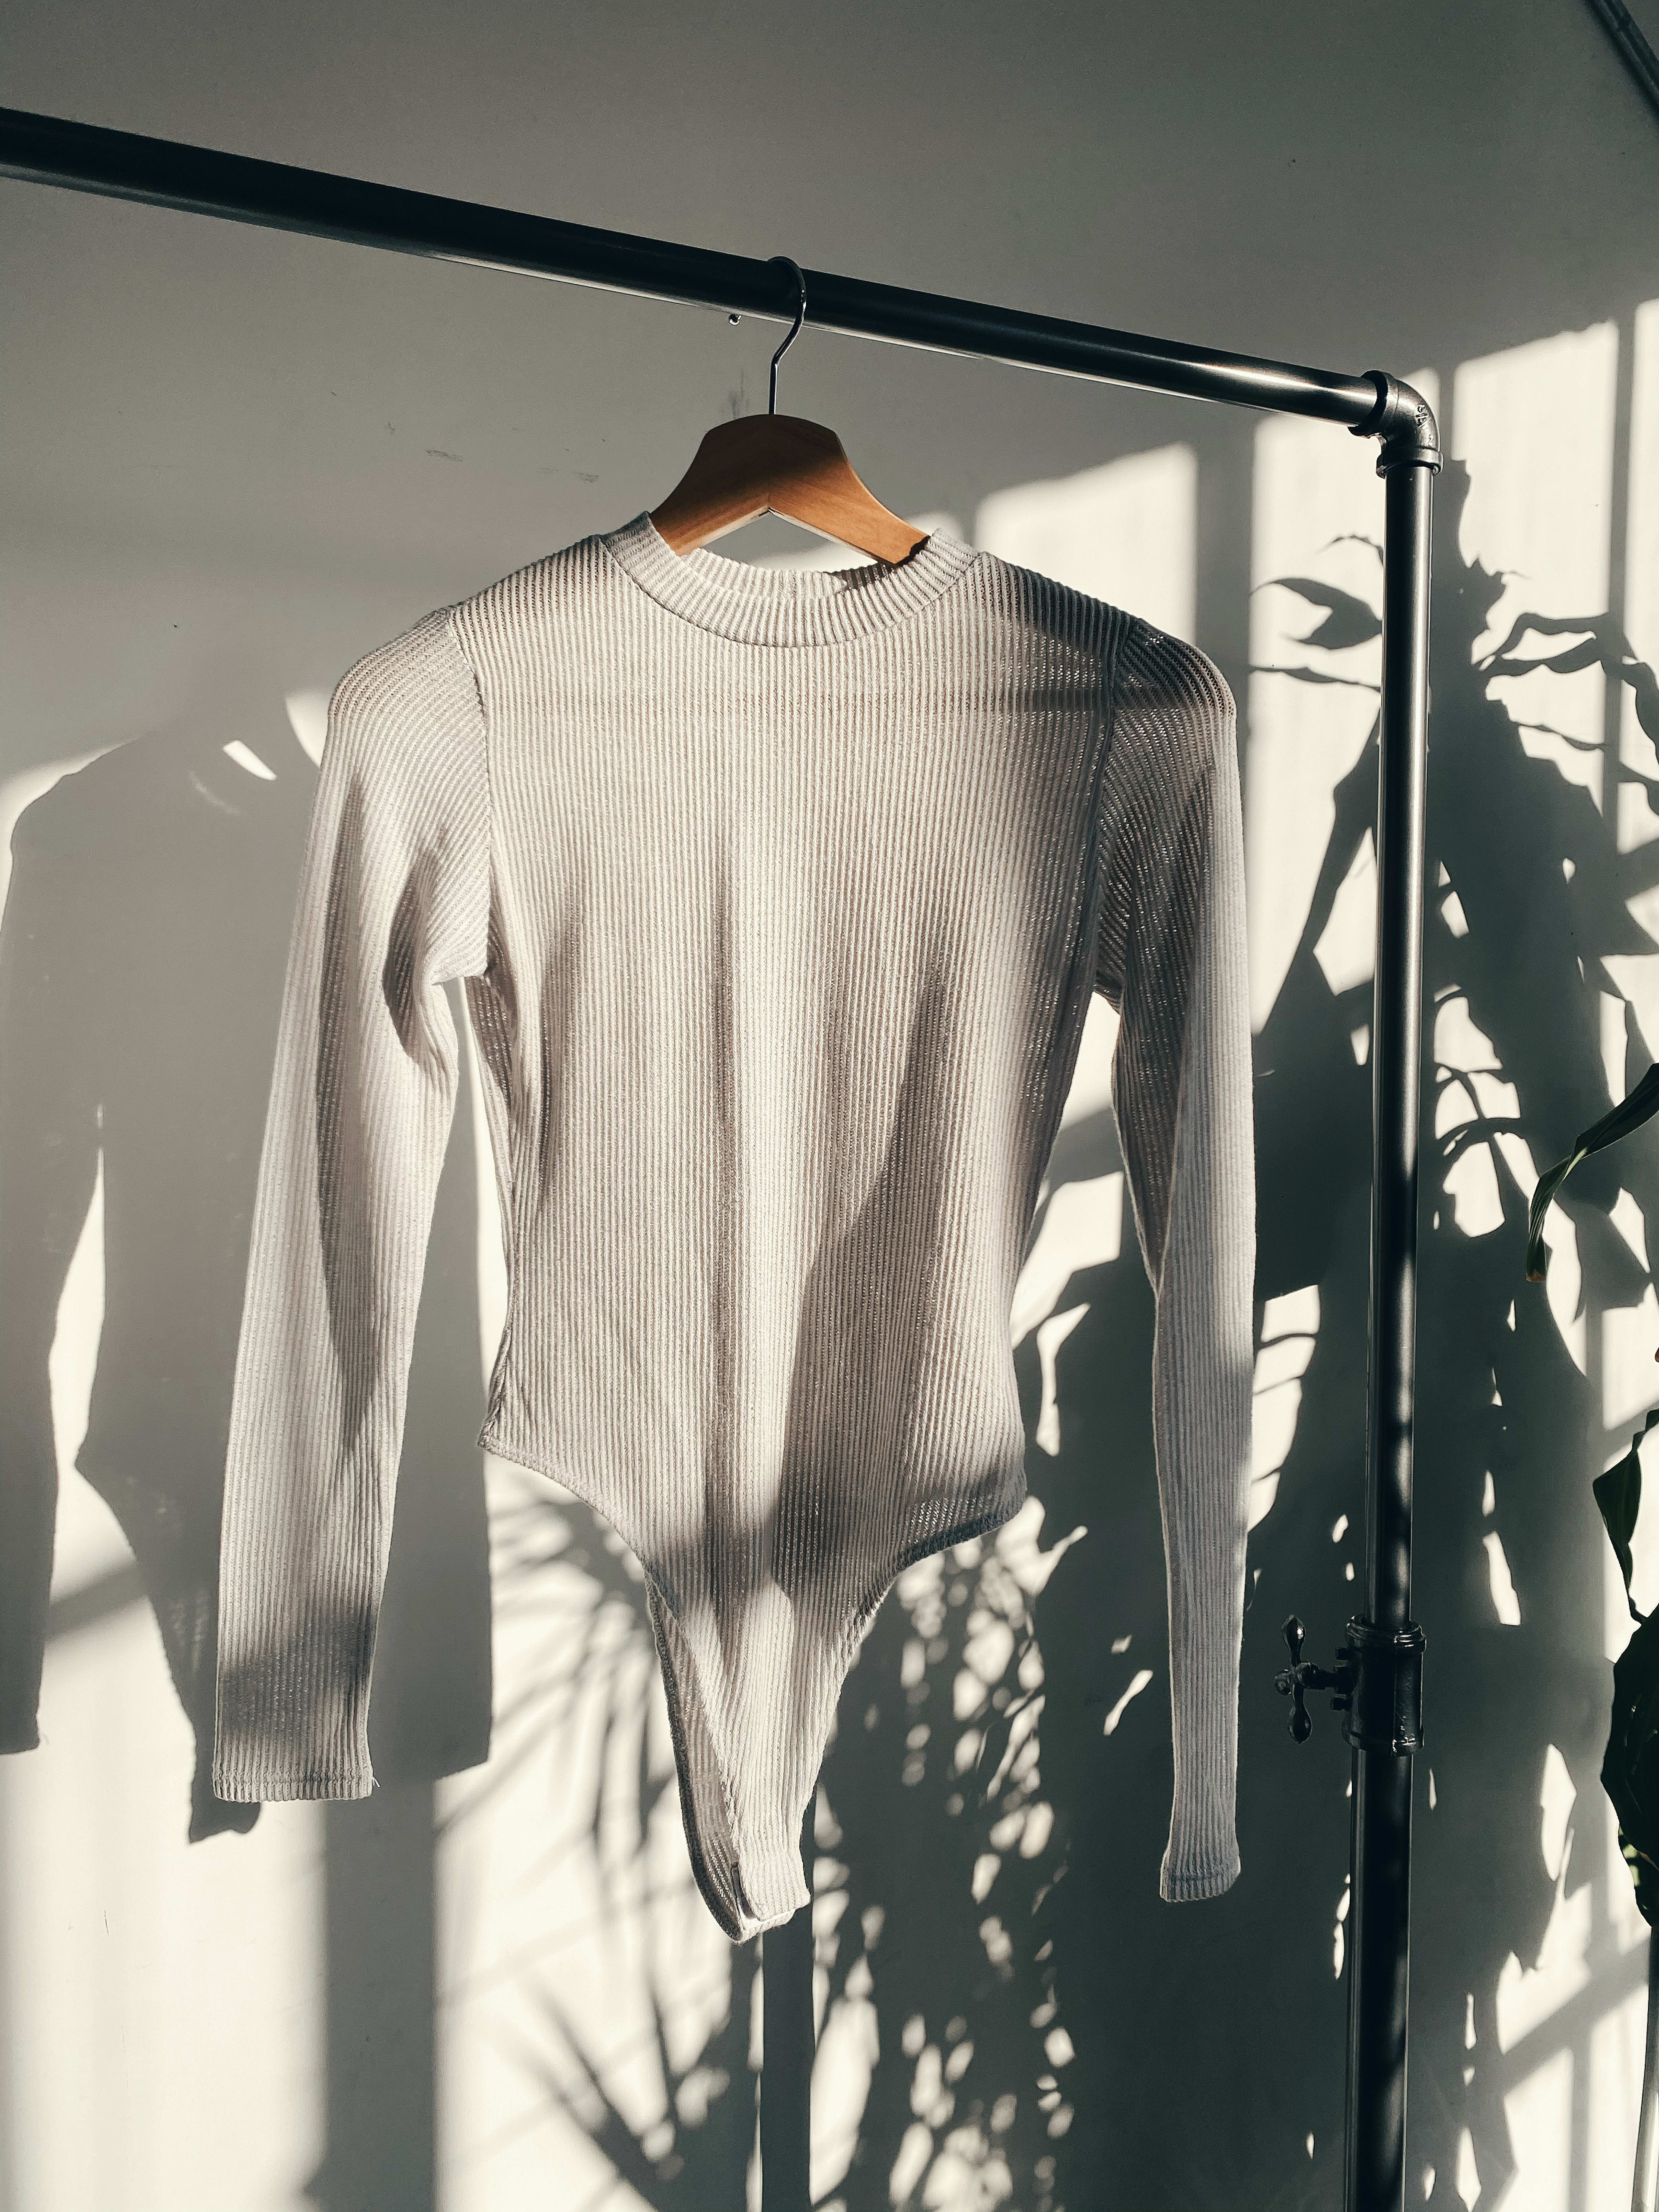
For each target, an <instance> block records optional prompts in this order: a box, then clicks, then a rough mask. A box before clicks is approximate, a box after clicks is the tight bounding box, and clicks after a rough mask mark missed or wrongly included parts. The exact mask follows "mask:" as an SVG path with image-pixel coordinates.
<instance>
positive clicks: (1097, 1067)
mask: <svg viewBox="0 0 1659 2212" xmlns="http://www.w3.org/2000/svg"><path fill="white" fill-rule="evenodd" d="M1118 1027H1119V1023H1118V1017H1117V1013H1116V1011H1115V1008H1114V1007H1113V1006H1111V1004H1110V1003H1109V1000H1106V999H1103V997H1102V996H1101V994H1100V993H1099V992H1098V991H1096V992H1094V993H1093V994H1091V997H1090V1000H1089V1011H1088V1012H1087V1013H1086V1014H1085V1016H1084V1020H1083V1036H1082V1038H1081V1040H1080V1041H1079V1045H1078V1051H1077V1062H1076V1065H1075V1066H1073V1070H1072V1080H1071V1085H1070V1087H1069V1088H1068V1090H1067V1091H1066V1103H1065V1106H1064V1107H1063V1108H1062V1109H1061V1111H1060V1127H1061V1128H1062V1129H1068V1128H1070V1127H1071V1126H1072V1124H1073V1122H1075V1121H1086V1120H1087V1119H1088V1117H1089V1116H1090V1115H1091V1114H1103V1113H1109V1112H1110V1111H1111V1106H1112V1054H1114V1053H1115V1051H1116V1049H1117V1032H1118Z"/></svg>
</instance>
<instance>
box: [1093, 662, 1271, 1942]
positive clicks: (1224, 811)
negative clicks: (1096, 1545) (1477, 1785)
mask: <svg viewBox="0 0 1659 2212" xmlns="http://www.w3.org/2000/svg"><path fill="white" fill-rule="evenodd" d="M1234 723H1235V715H1234V707H1233V700H1232V696H1231V693H1230V691H1229V690H1228V689H1227V686H1226V684H1225V681H1224V679H1223V678H1222V677H1221V675H1220V673H1219V671H1218V670H1217V669H1216V668H1215V667H1214V666H1213V665H1212V663H1211V662H1210V661H1209V660H1207V659H1206V658H1205V656H1204V655H1203V654H1202V653H1200V652H1198V651H1197V650H1196V649H1195V648H1194V647H1191V646H1187V645H1183V644H1182V643H1180V642H1179V641H1177V640H1176V639H1174V638H1170V637H1166V636H1164V635H1162V634H1161V633H1160V632H1158V631H1157V630H1155V629H1152V628H1151V627H1150V626H1149V625H1148V624H1146V623H1139V622H1137V623H1135V624H1134V625H1133V628H1132V629H1131V631H1130V633H1129V635H1128V637H1127V641H1126V642H1125V644H1124V647H1123V648H1122V651H1121V656H1120V659H1119V661H1118V665H1117V669H1116V674H1115V690H1114V706H1113V716H1112V727H1111V735H1110V741H1109V754H1108V760H1107V767H1106V773H1105V776H1104V780H1103V788H1102V816H1101V847H1100V866H1101V869H1102V873H1103V905H1102V909H1101V924H1100V931H1099V935H1098V939H1097V964H1096V978H1095V980H1096V987H1097V989H1099V990H1101V991H1103V993H1104V994H1105V995H1106V996H1107V998H1108V999H1109V1000H1110V1002H1111V1003H1112V1005H1113V1006H1115V1008H1116V1009H1117V1011H1118V1012H1119V1015H1120V1017H1121V1028H1120V1030H1119V1033H1118V1042H1117V1047H1116V1052H1115V1060H1114V1064H1113V1071H1112V1086H1113V1103H1114V1106H1115V1111H1116V1115H1117V1120H1118V1127H1119V1133H1120V1137H1121V1142H1122V1146H1123V1156H1124V1160H1125V1164H1126V1165H1127V1171H1128V1182H1129V1188H1130V1193H1131V1196H1132V1198H1133V1207H1134V1218H1135V1228H1136V1233H1137V1235H1138V1237H1139V1243H1140V1249H1141V1254H1142V1256H1143V1258H1144V1260H1145V1261H1146V1273H1147V1277H1148V1279H1149V1280H1150V1282H1151V1284H1152V1289H1153V1291H1154V1294H1155V1296H1156V1298H1157V1323H1156V1329H1155V1334H1154V1342H1153V1355H1152V1414H1153V1437H1154V1446H1155V1449H1156V1454H1157V1461H1158V1494H1159V1501H1160V1505H1161V1509H1162V1514H1163V1523H1164V1553H1165V1559H1166V1562H1167V1569H1168V1577H1169V1612H1170V1701H1171V1710H1172V1716H1173V1722H1174V1741H1175V1795H1174V1802H1173V1807H1172V1811H1171V1817H1170V1838H1169V1844H1168V1848H1167V1850H1166V1851H1165V1853H1164V1863H1163V1866H1162V1869H1161V1870H1160V1875H1159V1889H1160V1893H1161V1894H1162V1895H1163V1896H1164V1898H1165V1899H1168V1900H1170V1901H1171V1902H1176V1901H1179V1900H1182V1899H1192V1898H1200V1897H1213V1896H1216V1895H1218V1894H1219V1893H1220V1892H1221V1891H1223V1890H1225V1889H1226V1888H1228V1887H1230V1886H1231V1883H1232V1882H1233V1881H1234V1880H1235V1879H1236V1878H1237V1874H1238V1869H1239V1859H1238V1845H1237V1836H1236V1830H1235V1791H1236V1777H1237V1745H1238V1666H1239V1645H1240V1638H1241V1633H1242V1629H1243V1601H1244V1542H1245V1533H1246V1528H1247V1525H1248V1493H1249V1455H1250V1413H1251V1374H1252V1323H1251V1299H1252V1295H1253V1289H1254V1275H1255V1153H1254V1143H1253V1127H1252V1123H1253V1116H1252V1103H1251V1073H1250V1030H1249V990H1248V982H1247V972H1246V957H1245V937H1244V855H1243V827H1242V821H1241V809H1240V804H1239V791H1238V769H1237V757H1236V754H1235V750H1234Z"/></svg>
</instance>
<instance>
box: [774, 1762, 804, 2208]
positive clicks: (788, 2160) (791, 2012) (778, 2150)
mask: <svg viewBox="0 0 1659 2212" xmlns="http://www.w3.org/2000/svg"><path fill="white" fill-rule="evenodd" d="M813 1798H814V1800H815V1801H816V1798H817V1792H816V1790H815V1791H814V1792H813ZM812 1813H813V1806H812V1804H811V1803H809V1804H808V1806H807V1808H806V1819H805V1825H804V1826H803V1828H802V1831H801V1857H802V1860H803V1862H804V1863H805V1868H806V1874H807V1881H808V1882H809V1884H810V1882H811V1876H812V1861H813V1857H814V1856H815V1852H816V1849H817V1846H816V1844H815V1842H814V1839H813V1834H812ZM761 2038H762V2059H761V2092H760V2154H761V2212H809V2208H810V2206H811V2202H812V2194H811V2161H812V2058H813V2053H814V2050H815V2046H816V2045H817V2026H816V2021H815V2019H814V2013H813V2005H812V1908H811V1905H802V1907H801V1909H800V1911H799V1912H797V1913H796V1914H795V1916H794V1917H793V1919H790V1920H786V1921H785V1922H784V1923H783V1925H782V1927H781V1928H769V1929H767V1931H766V1933H765V1934H764V1935H763V1936H762V1937H761Z"/></svg>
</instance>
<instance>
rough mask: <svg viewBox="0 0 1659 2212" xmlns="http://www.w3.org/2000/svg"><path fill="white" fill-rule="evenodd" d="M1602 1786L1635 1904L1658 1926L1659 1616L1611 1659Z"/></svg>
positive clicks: (1602, 1762)
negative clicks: (1615, 1821)
mask: <svg viewBox="0 0 1659 2212" xmlns="http://www.w3.org/2000/svg"><path fill="white" fill-rule="evenodd" d="M1601 1787H1602V1788H1603V1789H1604V1790H1606V1791H1607V1796H1608V1797H1609V1798H1610V1799H1611V1801H1612V1803H1613V1811H1614V1812H1615V1813H1616V1814H1618V1816H1619V1848H1620V1850H1621V1851H1622V1852H1623V1853H1624V1857H1625V1863H1626V1866H1628V1867H1629V1869H1630V1871H1631V1879H1632V1881H1633V1882H1634V1883H1635V1885H1636V1904H1637V1909H1638V1911H1639V1912H1640V1913H1641V1915H1642V1917H1643V1919H1644V1920H1645V1921H1646V1922H1647V1923H1648V1925H1649V1927H1650V1928H1651V1927H1654V1926H1656V1925H1659V1616H1656V1617H1655V1618H1653V1619H1651V1620H1645V1621H1644V1622H1643V1624H1642V1626H1641V1627H1640V1628H1638V1630H1637V1632H1636V1633H1635V1635H1634V1636H1632V1638H1631V1640H1630V1642H1629V1643H1628V1644H1626V1646H1625V1650H1624V1652H1623V1654H1622V1656H1620V1658H1619V1659H1618V1660H1617V1662H1615V1663H1614V1666H1613V1731H1612V1734H1611V1735H1609V1736H1608V1738H1607V1755H1606V1757H1605V1758H1604V1759H1602V1761H1601Z"/></svg>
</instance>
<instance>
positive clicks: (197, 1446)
mask: <svg viewBox="0 0 1659 2212" xmlns="http://www.w3.org/2000/svg"><path fill="white" fill-rule="evenodd" d="M263 675H264V671H263V670H261V671H258V676H263ZM272 696H273V690H272V687H271V686H270V684H268V683H262V682H260V681H258V678H257V677H256V675H255V673H254V671H251V670H250V669H248V668H246V667H244V666H243V665H241V664H240V662H239V661H238V659H236V658H235V657H234V655H233V654H225V655H222V656H221V657H220V659H218V660H217V661H216V663H215V664H213V665H212V666H211V668H210V671H207V672H206V673H204V678H202V679H201V680H200V681H198V684H197V691H196V695H195V697H194V699H193V700H192V702H191V704H190V706H189V707H188V708H186V709H185V711H184V712H183V713H181V714H180V715H179V718H178V719H177V720H176V721H175V722H174V723H173V725H172V726H169V727H167V728H165V729H163V730H161V731H160V732H157V733H155V734H154V735H150V736H147V737H143V738H139V739H137V740H136V741H134V742H132V743H130V744H123V745H120V746H118V747H117V748H116V749H115V750H112V751H111V752H108V753H106V754H103V755H101V756H100V757H98V758H97V759H95V760H94V761H93V762H92V763H89V764H88V765H87V766H86V767H83V768H82V769H78V770H77V771H76V772H74V773H72V774H70V775H64V777H62V778H61V779H60V780H59V781H58V782H57V783H56V784H55V785H53V786H52V787H51V788H50V789H49V790H48V791H47V792H46V793H45V794H44V795H43V796H42V797H40V799H36V800H35V801H34V802H33V804H32V805H29V806H28V807H27V809H26V810H25V811H24V812H23V813H22V815H21V817H19V820H18V823H17V825H16V829H15V833H14V836H13V869H12V875H11V880H10V884H9V890H8V895H7V901H6V907H5V911H4V916H3V927H0V1214H3V1218H4V1220H5V1225H6V1228H5V1248H6V1249H5V1259H4V1267H3V1278H0V1558H3V1560H4V1567H3V1573H4V1577H5V1586H4V1603H3V1607H0V1622H3V1626H0V1729H3V1735H0V1743H3V1746H4V1747H5V1748H6V1749H8V1750H17V1751H21V1750H27V1749H28V1748H31V1747H33V1744H34V1743H35V1741H37V1707H38V1700H39V1695H40V1678H41V1663H42V1653H43V1649H44V1645H45V1642H46V1638H47V1637H48V1635H49V1634H50V1633H51V1632H52V1629H53V1626H54V1623H55V1622H56V1621H58V1613H57V1612H56V1611H55V1610H54V1609H53V1608H52V1607H51V1605H50V1603H49V1592H50V1587H51V1579H52V1552H53V1529H54V1518H55V1508H56V1501H57V1489H58V1455H57V1445H56V1440H55V1437H54V1425H53V1410H52V1389H51V1384H50V1381H49V1376H48V1360H49V1358H50V1355H51V1352H52V1344H53V1340H54V1335H55V1333H56V1330H57V1327H58V1307H59V1302H60V1300H61V1298H62V1296H63V1291H64V1282H65V1279H66V1276H67V1274H68V1271H69V1268H70V1261H71V1260H72V1259H73V1257H74V1255H75V1252H76V1245H77V1243H78V1241H79V1239H80V1237H81V1236H82V1231H83V1228H84V1226H85V1225H86V1222H87V1217H88V1206H89V1205H90V1202H91V1200H92V1197H93V1194H94V1185H95V1182H96V1180H97V1177H98V1176H99V1173H100V1167H101V1173H102V1178H103V1252H102V1261H103V1318H102V1327H101V1333H100V1336H99V1339H98V1346H97V1364H96V1370H95V1376H94V1382H93V1386H92V1391H91V1397H90V1408H89V1416H88V1425H87V1430H86V1435H85V1437H84V1440H83V1441H82V1444H81V1446H80V1449H79V1451H78V1453H77V1454H76V1462H75V1463H76V1466H77V1467H78V1468H79V1470H80V1472H81V1474H82V1475H84V1476H85V1478H86V1479H87V1480H88V1482H89V1483H91V1485H92V1486H94V1489H95V1490H96V1491H97V1492H98V1493H99V1495H100V1497H101V1498H103V1499H104V1500H105V1502H106V1504H108V1506H109V1507H110V1510H111V1511H112V1513H113V1514H114V1516H115V1518H116V1520H117V1521H118V1523H119V1525H120V1528H121V1530H122V1533H123V1534H124V1535H125V1538H126V1541H127V1542H128V1543H129V1544H130V1546H131V1549H132V1553H133V1556H134V1559H135V1561H136V1564H137V1575H138V1577H139V1578H140V1581H141V1583H142V1588H143V1595H144V1596H145V1597H146V1598H147V1599H148V1601H149V1604H150V1606H151V1607H152V1608H153V1610H154V1612H155V1619H156V1621H157V1624H158V1626H159V1628H160V1631H161V1640H162V1644H163V1647H164V1650H165V1652H166V1656H167V1666H168V1669H169V1671H170V1674H171V1676H172V1679H173V1685H174V1687H175V1689H176V1691H177V1693H178V1696H179V1702H180V1704H181V1705H182V1706H183V1708H184V1711H185V1715H186V1717H187V1718H188V1720H189V1722H190V1724H191V1729H192V1731H193V1733H194V1735H195V1739H196V1764H195V1772H194V1776H193V1778H192V1782H191V1802H190V1820H189V1835H190V1838H191V1840H192V1841H197V1840H200V1839H202V1838H204V1837H207V1836H210V1835H212V1834H214V1833H216V1832H219V1831H221V1830H223V1829H226V1828H239V1829H245V1828H246V1827H247V1826H251V1825H252V1821H253V1820H255V1819H256V1818H257V1816H258V1807H257V1806H240V1805H228V1804H226V1803H224V1802H222V1801H221V1800H220V1799H218V1798H217V1797H216V1796H214V1794H213V1790H212V1786H211V1780H210V1775H211V1766H212V1747H213V1746H212V1739H213V1723H214V1675H215V1652H216V1603H217V1582H218V1547H219V1517H220V1504H221V1499H222V1489H223V1479H224V1457H225V1447H226V1438H227V1435H228V1426H229V1415H230V1399H231V1390H232V1384H233V1378H234V1366H235V1355H236V1338H237V1330H238V1325H239V1322H240V1313H241V1303H242V1285H243V1279H244V1275H245V1272H246V1263H247V1254H248V1239H249V1232H250V1226H251V1222H252V1204H253V1194H254V1188H255V1182H256V1178H257V1175H258V1159H259V1148H260V1141H261V1138H262V1135H263V1132H264V1115H265V1103H266V1098H267V1096H268V1092H269V1088H270V1073H271V1064H272V1055H273V1053H274V1049H275V1044H276V1020H277V1012H278V1008H279V1006H280V1001H281V994H282V987H283V969H284V963H285V957H286V953H287V947H288V943H289V932H290V927H291V921H292V914H293V902H294V896H295V884H296V883H297V880H298V876H299V866H300V859H301V852H302V849H303V845H304V839H305V835H306V829H307V822H308V820H309V815H310V807H311V799H312V794H313V790H314V788H315V771H314V769H313V766H312V764H311V763H310V762H309V761H308V759H307V757H306V755H305V753H304V752H303V750H301V746H300V744H299V743H298V741H297V740H296V738H295V735H294V733H293V732H292V731H291V730H290V729H289V726H288V724H287V721H286V719H285V717H284V715H283V708H282V706H281V702H280V692H279V691H278V692H276V694H275V698H276V704H275V707H274V711H273V706H272ZM228 748H232V749H233V750H227V749H228ZM463 1119H465V1120H466V1121H467V1123H468V1125H469V1126H468V1129H466V1130H460V1129H458V1137H459V1138H461V1139H465V1137H466V1136H467V1135H468V1134H469V1133H470V1103H469V1102H466V1101H465V1094H464V1103H463V1106H462V1109H461V1110H460V1112H459V1113H458V1115H457V1121H458V1124H459V1122H460V1121H462V1120H463ZM453 1151H454V1152H455V1155H456V1159H457V1166H456V1170H455V1173H454V1174H453V1175H452V1176H450V1178H449V1182H448V1187H447V1189H446V1190H445V1192H443V1193H442V1194H441V1198H440V1203H439V1207H438V1211H437V1215H436V1218H435V1225H434V1237H433V1244H432V1251H431V1260H430V1266H429V1270H428V1284H429V1289H430V1293H431V1295H430V1296H429V1297H428V1301H427V1304H426V1305H424V1306H423V1308H422V1332H421V1336H420V1338H419V1339H418V1340H417V1349H416V1358H415V1363H414V1369H413V1371H412V1374H411V1379H410V1419H409V1424H408V1429H409V1444H408V1449H407V1450H406V1452H405V1455H404V1466H403V1469H402V1476H401V1480H400V1485H399V1495H398V1512H397V1518H396V1523H395V1528H394V1534H393V1540H392V1565H391V1569H390V1571H389V1574H388V1579H387V1587H386V1604H385V1608H384V1612H383V1614H382V1621H381V1634H380V1644H379V1646H378V1649H377V1656H376V1670H375V1688H376V1692H377V1706H376V1711H375V1721H374V1732H375V1735H376V1737H377V1739H378V1744H379V1757H380V1768H381V1771H382V1772H383V1773H384V1774H385V1775H386V1777H387V1778H402V1779H407V1778H416V1777H419V1778H434V1777H436V1776H438V1775H441V1774H446V1773H450V1772H453V1771H457V1770H458V1769H459V1768H461V1767H465V1766H469V1765H474V1764H476V1763H477V1761H478V1760H480V1759H483V1758H484V1757H486V1756H487V1754H488V1749H489V1591H488V1578H487V1561H486V1546H485V1533H484V1521H483V1489H482V1480H481V1475H480V1473H479V1462H478V1455H477V1452H476V1450H475V1449H473V1444H472V1439H473V1436H474V1435H475V1434H476V1421H475V1422H474V1425H473V1428H472V1429H471V1431H469V1432H468V1433H465V1434H463V1431H464V1430H465V1429H466V1425H467V1419H468V1414H469V1411H470V1409H471V1407H473V1406H475V1405H476V1403H477V1398H478V1395H479V1391H478V1381H477V1358H476V1345H477V1290H476V1274H477V1268H476V1235H475V1228H476V1223H475V1215H474V1206H473V1200H472V1196H471V1162H470V1146H468V1145H467V1144H466V1143H465V1141H462V1142H458V1144H457V1145H456V1146H454V1147H453ZM462 1153H467V1154H468V1155H469V1157H468V1158H467V1159H466V1160H465V1161H462V1160H461V1158H460V1155H461V1154H462ZM428 1308H429V1309H431V1310H428ZM440 1309H441V1310H440ZM115 1580H116V1583H117V1590H116V1595H124V1594H128V1593H129V1591H130V1585H129V1583H127V1581H126V1580H125V1579H124V1578H122V1577H116V1578H115ZM61 1602H62V1603H63V1604H64V1606H65V1607H67V1608H68V1610H67V1612H66V1613H65V1614H64V1621H65V1622H70V1623H72V1620H73V1619H74V1618H76V1617H78V1615H79V1613H83V1612H84V1611H85V1610H86V1607H87V1602H88V1600H87V1598H86V1596H85V1595H84V1594H79V1595H72V1596H71V1597H70V1598H69V1599H66V1600H64V1601H61Z"/></svg>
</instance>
